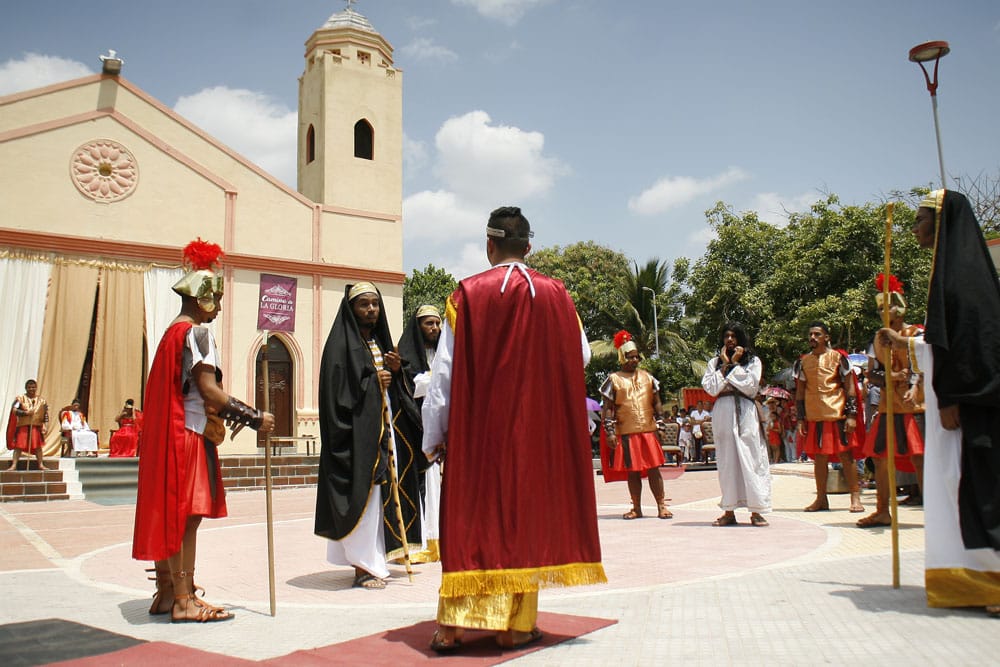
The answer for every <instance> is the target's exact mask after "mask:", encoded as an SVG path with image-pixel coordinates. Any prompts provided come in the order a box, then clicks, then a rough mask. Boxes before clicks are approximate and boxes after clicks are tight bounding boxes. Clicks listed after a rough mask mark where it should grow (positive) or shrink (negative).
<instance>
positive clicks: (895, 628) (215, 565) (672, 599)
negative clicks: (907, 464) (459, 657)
mask: <svg viewBox="0 0 1000 667" xmlns="http://www.w3.org/2000/svg"><path fill="white" fill-rule="evenodd" d="M671 472H672V471H671ZM772 473H773V483H774V484H773V485H774V494H773V495H774V505H775V510H774V512H773V513H772V514H770V515H769V517H768V518H769V520H770V522H771V526H770V527H767V528H755V527H751V526H750V525H749V524H748V517H749V515H748V514H746V513H745V512H738V513H737V516H738V518H739V520H740V522H741V523H740V524H739V525H737V526H731V527H725V528H717V527H713V526H711V525H710V524H711V521H712V519H714V518H715V517H716V516H717V515H718V514H719V510H718V507H717V503H718V493H719V490H718V483H717V478H716V475H715V472H714V471H689V472H685V473H684V474H683V475H681V476H680V477H678V478H677V479H673V480H670V481H668V482H667V495H668V497H670V498H671V501H670V505H671V508H672V509H673V511H674V515H675V516H674V518H673V519H671V520H658V519H655V518H652V517H655V511H654V510H655V508H654V503H653V500H652V497H651V496H650V495H649V492H648V489H647V490H645V491H644V493H645V495H644V509H645V512H646V514H647V518H643V519H640V520H635V521H623V520H622V519H621V518H620V517H621V514H622V513H623V512H624V511H625V510H626V509H627V508H628V495H627V492H626V490H625V485H624V483H619V484H604V482H603V481H602V480H601V478H600V477H599V476H598V477H596V478H595V484H596V488H597V496H598V515H599V524H600V532H601V540H602V548H603V552H604V564H605V567H606V570H607V573H608V578H609V583H608V584H607V585H602V586H592V587H582V588H570V589H550V590H545V591H543V592H542V594H541V597H540V606H541V608H542V609H543V610H545V611H551V612H556V613H564V614H579V615H586V616H596V617H602V618H610V619H616V620H617V621H618V623H617V624H615V625H612V626H610V627H607V628H605V629H603V630H599V631H597V632H594V633H592V634H589V635H585V636H583V637H580V638H578V639H576V640H573V641H569V642H566V643H564V644H560V645H557V646H555V647H552V648H549V649H545V650H543V651H539V652H536V653H533V654H530V655H527V656H525V657H521V658H518V659H516V660H515V661H513V662H516V663H517V664H525V665H529V664H530V665H565V664H575V665H607V664H609V663H616V664H619V665H645V664H648V663H649V661H651V660H658V661H659V660H662V661H666V662H667V664H678V663H681V662H683V664H685V665H801V664H832V665H847V664H860V663H862V662H865V661H877V662H878V664H880V665H897V664H898V665H914V664H920V665H937V664H940V665H944V664H948V665H955V664H963V665H978V664H983V665H986V664H995V661H996V654H997V651H998V649H1000V642H998V640H996V637H997V632H998V630H1000V625H998V623H997V621H996V620H993V619H989V618H987V617H986V616H985V615H984V614H983V613H982V612H981V610H975V609H970V610H939V609H928V608H927V607H926V604H925V599H924V593H923V538H924V534H923V512H922V510H921V509H920V508H910V507H902V508H901V509H900V529H899V550H900V584H901V585H900V586H899V587H898V588H894V587H893V586H892V579H893V577H892V570H893V568H892V558H891V531H890V530H889V529H888V528H876V529H867V530H864V529H858V528H856V527H854V522H855V521H856V520H857V519H858V517H859V516H864V515H858V514H850V513H849V512H847V509H846V507H847V497H846V496H844V495H840V496H831V506H832V507H834V508H835V509H833V510H831V511H829V512H817V513H809V514H807V513H804V512H802V508H803V507H805V506H806V505H807V504H808V503H809V502H811V500H812V497H813V496H812V490H813V481H812V476H811V475H812V466H811V465H804V464H794V463H793V464H781V465H777V466H774V467H773V468H772ZM864 498H865V502H866V504H867V505H869V506H870V505H873V504H874V492H873V491H867V492H865V494H864ZM228 499H229V509H230V516H229V517H228V518H226V519H220V520H215V521H206V522H205V523H204V524H203V525H202V530H201V531H200V533H199V554H198V571H197V575H196V577H197V581H198V583H199V584H200V585H202V586H205V587H206V588H207V589H208V596H207V599H208V600H209V601H211V602H213V603H216V604H225V605H227V606H229V607H231V608H233V609H234V610H235V612H236V614H237V618H236V619H235V620H234V621H233V622H230V623H225V624H222V625H216V626H213V625H204V626H201V625H192V624H185V625H180V626H178V625H171V624H170V623H169V622H168V621H167V620H166V619H165V618H164V617H162V616H158V617H152V616H149V615H148V614H147V608H148V604H149V599H150V593H151V591H152V584H151V582H147V581H146V580H145V576H146V575H145V572H143V568H144V567H146V566H147V565H146V564H144V563H138V562H135V561H133V560H131V558H130V548H131V547H130V538H131V530H132V520H133V512H134V507H133V506H131V505H117V506H102V505H97V504H94V503H91V502H88V501H85V500H83V501H80V500H77V501H57V502H50V503H44V504H37V503H6V504H3V505H0V543H2V545H3V548H2V549H0V600H3V603H2V605H0V624H6V623H14V622H20V621H29V620H34V619H43V618H52V617H58V618H63V619H66V620H70V621H75V622H78V623H85V624H88V625H92V626H95V627H100V628H104V629H106V630H109V631H112V632H116V633H120V634H125V635H129V636H133V637H137V638H140V639H144V640H150V641H168V642H174V643H184V644H186V645H188V646H191V647H193V648H199V649H203V650H208V651H213V652H216V653H223V654H227V655H231V656H235V657H241V658H247V659H253V660H262V659H266V658H271V657H275V656H280V655H285V654H288V653H291V652H292V651H295V650H299V649H305V648H312V647H317V646H324V645H328V644H332V643H336V642H342V641H346V640H349V639H353V638H357V637H362V636H365V635H368V634H372V633H374V632H378V631H382V630H387V629H390V628H395V627H401V626H406V625H410V624H413V623H417V622H419V621H422V620H426V619H428V618H432V617H433V615H434V611H435V608H436V591H437V586H438V584H439V580H440V568H439V567H438V566H437V565H436V564H426V565H419V566H416V567H415V568H414V570H415V571H414V576H413V581H412V582H409V581H408V580H407V576H406V573H405V571H404V569H403V567H402V566H398V567H393V568H392V571H393V576H392V578H391V580H390V583H389V586H388V587H387V588H386V589H385V590H383V591H365V590H359V589H352V588H350V583H351V579H352V572H351V571H350V570H349V569H348V568H334V567H331V566H329V565H328V564H327V563H326V562H325V560H324V554H325V547H324V544H323V541H322V540H321V539H320V538H317V537H315V536H313V534H312V517H313V505H314V502H315V493H314V491H312V490H310V489H288V490H276V491H275V492H274V494H273V516H274V535H275V539H274V543H275V553H276V558H275V580H276V599H277V614H276V615H275V616H274V617H272V616H271V615H270V613H269V605H268V574H267V538H266V534H267V533H266V524H265V522H264V521H265V520H264V517H265V516H266V514H265V495H264V493H263V492H246V493H231V494H230V495H229V496H228ZM838 508H839V509H838ZM541 509H542V510H544V506H542V508H541ZM542 629H543V630H544V628H542Z"/></svg>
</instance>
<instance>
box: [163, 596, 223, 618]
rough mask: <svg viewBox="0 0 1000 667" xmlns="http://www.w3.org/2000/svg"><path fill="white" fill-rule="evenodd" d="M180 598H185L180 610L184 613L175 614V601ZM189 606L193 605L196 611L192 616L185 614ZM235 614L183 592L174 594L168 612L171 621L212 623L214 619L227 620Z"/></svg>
mask: <svg viewBox="0 0 1000 667" xmlns="http://www.w3.org/2000/svg"><path fill="white" fill-rule="evenodd" d="M180 600H187V601H188V602H187V604H186V605H185V606H184V610H183V611H182V612H181V613H183V614H185V615H184V616H177V615H176V612H177V606H176V604H177V602H178V601H180ZM191 607H194V608H195V609H197V610H198V612H197V613H196V614H195V615H194V616H187V615H186V614H188V613H189V610H190V608H191ZM233 618H236V616H235V615H234V614H233V613H231V612H229V611H227V610H226V609H223V608H222V607H216V606H214V605H210V604H208V603H207V602H204V601H202V600H199V599H198V598H196V597H195V596H194V595H191V594H189V593H185V594H182V595H175V596H174V608H173V609H172V610H171V613H170V622H171V623H214V622H216V621H228V620H231V619H233Z"/></svg>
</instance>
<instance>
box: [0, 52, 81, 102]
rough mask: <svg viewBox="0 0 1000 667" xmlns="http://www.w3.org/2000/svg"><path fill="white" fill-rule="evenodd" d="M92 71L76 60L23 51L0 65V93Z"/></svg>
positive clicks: (31, 87) (13, 91)
mask: <svg viewBox="0 0 1000 667" xmlns="http://www.w3.org/2000/svg"><path fill="white" fill-rule="evenodd" d="M93 73H94V71H93V70H92V69H90V68H89V67H87V66H86V65H84V64H83V63H81V62H78V61H76V60H69V59H68V58H59V57H58V56H46V55H42V54H40V53H25V54H24V56H23V57H22V58H20V59H14V58H11V59H10V60H8V61H6V62H5V63H3V64H2V65H0V95H8V94H10V93H19V92H21V91H24V90H31V89H33V88H41V87H43V86H48V85H50V84H53V83H61V82H63V81H69V80H70V79H78V78H80V77H82V76H87V75H88V74H93Z"/></svg>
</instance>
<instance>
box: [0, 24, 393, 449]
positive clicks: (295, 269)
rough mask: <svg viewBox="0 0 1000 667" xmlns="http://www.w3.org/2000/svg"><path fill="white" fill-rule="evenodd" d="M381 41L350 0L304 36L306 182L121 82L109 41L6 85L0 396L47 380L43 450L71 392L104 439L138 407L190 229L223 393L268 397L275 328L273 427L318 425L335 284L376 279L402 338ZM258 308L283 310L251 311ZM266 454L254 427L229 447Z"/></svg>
mask: <svg viewBox="0 0 1000 667" xmlns="http://www.w3.org/2000/svg"><path fill="white" fill-rule="evenodd" d="M392 51H393V50H392V46H391V45H390V44H389V42H388V41H386V40H385V38H383V37H382V36H381V35H380V34H379V33H378V32H377V31H376V30H375V29H374V28H373V27H372V25H371V23H370V22H369V21H368V20H367V19H366V18H365V17H364V16H362V15H361V14H359V13H357V12H356V11H354V10H352V9H351V8H350V6H348V8H347V9H345V10H344V11H341V12H338V13H336V14H334V15H333V16H331V17H330V18H329V20H327V21H326V23H324V24H323V25H322V26H320V27H319V28H318V29H317V30H316V31H315V32H313V34H312V35H311V36H309V38H308V40H307V41H306V45H305V61H304V71H303V73H302V76H301V78H300V79H299V128H298V182H297V190H293V189H291V188H290V187H288V186H286V185H285V184H283V183H282V182H280V181H279V180H277V179H276V178H275V177H274V176H272V175H270V174H268V173H266V172H264V171H263V170H262V169H261V168H260V167H258V166H257V165H255V164H253V163H252V162H250V161H249V160H247V159H246V158H245V157H243V156H241V155H240V154H238V153H237V152H235V151H234V150H232V149H231V148H229V147H228V146H225V145H224V144H222V143H221V142H220V141H219V140H217V139H215V138H214V137H212V136H210V135H208V134H207V133H206V132H204V131H203V130H201V129H199V128H198V127H196V126H195V125H194V124H192V123H191V122H189V121H188V120H186V119H185V118H183V117H181V116H180V115H178V114H177V113H175V112H174V111H173V110H171V109H170V108H169V107H168V106H166V105H165V104H163V103H162V102H161V101H159V100H157V99H155V98H153V97H152V96H150V95H149V94H148V93H146V92H144V91H143V90H142V88H140V86H139V85H137V84H135V83H133V82H131V81H129V80H127V79H126V78H124V76H123V75H122V61H121V60H120V59H118V58H116V57H115V54H113V53H112V54H111V55H110V56H106V57H102V60H103V71H102V73H100V74H95V75H92V76H86V77H83V78H80V79H75V80H72V81H65V82H62V83H58V84H55V85H50V86H46V87H43V88H38V89H35V90H29V91H25V92H21V93H17V94H13V95H8V96H5V97H0V181H2V182H3V183H4V195H3V196H2V197H0V318H2V321H3V322H4V334H5V335H4V336H2V337H0V366H2V368H3V373H0V389H2V394H0V397H2V400H4V401H6V402H7V405H8V406H9V405H10V403H11V401H13V398H14V396H16V395H18V394H21V393H23V388H24V383H25V381H26V380H28V379H32V378H34V379H37V380H38V384H39V393H40V394H41V395H42V396H44V397H45V398H46V399H47V400H48V402H49V405H50V411H51V417H50V420H51V421H50V427H49V437H48V440H47V446H46V450H45V451H46V455H47V456H57V455H58V448H59V427H58V424H57V423H56V420H57V419H58V412H59V410H60V409H61V408H62V407H63V406H65V405H68V404H69V403H70V402H71V401H72V400H73V399H74V398H80V400H81V402H82V403H83V407H84V412H85V413H86V414H87V416H88V418H89V422H90V425H91V427H92V428H95V429H98V431H99V434H98V437H99V441H100V443H101V447H102V449H106V448H107V445H108V440H109V436H110V433H111V431H112V430H113V429H115V428H116V424H115V421H114V419H115V417H116V416H117V415H118V413H119V411H120V410H121V407H122V405H123V404H124V402H125V400H126V399H127V398H133V399H135V402H136V405H137V406H141V405H142V398H143V396H142V392H143V387H144V384H145V379H146V373H147V372H148V365H149V362H150V361H151V359H152V357H153V354H154V352H155V349H156V346H157V344H158V343H159V339H160V337H161V335H162V333H163V331H164V330H165V329H166V326H167V325H168V324H169V322H170V321H171V320H172V319H173V318H174V317H175V316H176V315H177V313H178V311H179V309H180V298H179V297H178V296H177V295H176V294H174V293H173V292H172V291H171V289H170V288H171V286H172V285H173V284H174V282H176V281H177V279H178V278H179V277H180V275H181V270H180V260H181V250H182V248H183V247H184V246H185V245H186V244H187V243H188V242H189V241H191V240H194V239H195V238H196V237H201V238H202V239H205V240H207V241H211V242H214V243H218V244H219V245H220V246H222V248H223V250H224V252H225V260H224V266H225V299H224V301H223V308H222V312H221V314H220V316H219V317H218V318H217V320H216V321H215V322H214V323H213V325H212V326H213V328H214V331H215V335H216V340H217V341H218V344H219V349H220V352H221V355H222V360H223V361H222V366H223V368H222V371H223V374H224V379H223V382H224V384H225V387H226V389H227V391H229V392H230V393H232V394H233V395H234V396H236V397H238V398H240V399H241V400H244V401H245V402H247V403H250V404H252V405H260V404H262V399H263V386H264V378H263V376H262V373H261V363H260V361H261V357H262V346H263V342H264V333H263V329H265V328H266V329H268V330H272V331H273V333H271V334H270V336H269V338H268V348H267V349H268V355H267V356H268V366H269V371H270V372H269V377H270V382H269V384H270V389H271V391H270V406H271V411H272V412H274V413H275V416H276V420H277V429H276V435H281V436H303V435H315V436H318V435H319V427H318V415H317V404H318V387H317V383H318V380H319V364H320V357H321V353H322V349H323V345H324V343H325V341H326V336H327V333H328V332H329V330H330V326H331V324H332V322H333V319H334V317H335V316H336V314H337V310H338V308H339V305H340V301H341V298H342V297H343V294H344V288H345V285H348V284H351V283H354V282H357V281H360V280H368V281H372V282H374V283H375V284H376V285H378V286H379V288H380V289H381V290H382V293H383V296H384V298H385V302H386V306H387V310H388V316H389V320H390V326H391V327H392V330H393V331H396V332H398V331H401V330H402V327H401V320H402V291H403V279H404V274H403V269H402V266H403V255H402V252H403V250H402V248H403V234H402V141H403V131H402V86H403V81H402V72H400V71H399V70H397V69H396V68H395V67H394V65H393V60H392ZM136 76H137V78H140V79H141V72H138V73H136ZM262 301H263V302H264V303H265V304H269V307H276V308H277V310H273V308H272V311H269V312H267V313H264V314H266V315H267V317H263V318H260V317H259V316H260V315H261V314H262V313H261V312H260V311H259V306H260V304H261V302H262ZM276 304H277V305H276ZM292 314H294V317H290V316H291V315H292ZM0 412H2V413H3V414H2V419H3V423H2V426H3V428H4V429H5V428H6V424H7V419H8V416H9V415H8V413H9V409H7V410H3V411H0ZM257 446H258V442H257V436H256V434H255V433H253V432H252V431H250V430H249V429H245V430H244V431H243V432H242V433H240V434H239V435H238V436H237V437H236V439H235V441H234V442H231V443H230V442H228V441H227V443H226V444H225V445H224V446H223V448H222V449H221V450H220V453H222V454H234V453H254V452H256V451H257V449H256V448H257ZM6 455H7V456H10V452H7V454H6Z"/></svg>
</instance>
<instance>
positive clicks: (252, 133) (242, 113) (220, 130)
mask: <svg viewBox="0 0 1000 667" xmlns="http://www.w3.org/2000/svg"><path fill="white" fill-rule="evenodd" d="M174 110H175V111H177V113H179V114H181V115H182V116H184V117H185V118H187V119H188V120H190V121H191V122H193V123H194V124H195V125H198V126H199V127H200V128H202V129H203V130H205V131H206V132H207V133H208V134H210V135H212V136H213V137H215V138H216V139H218V140H220V141H222V142H223V143H225V144H227V145H228V146H230V147H231V148H233V149H234V150H236V151H237V152H239V153H241V154H242V155H244V156H246V157H247V158H249V159H250V160H251V161H252V162H254V163H255V164H257V165H258V166H260V167H261V168H262V169H263V170H264V171H266V172H268V173H269V174H271V175H273V176H275V177H277V178H278V179H279V180H281V181H283V182H284V183H285V184H286V185H288V186H290V187H292V188H295V187H296V143H297V132H298V113H297V111H296V110H294V109H289V108H288V107H287V106H285V105H284V104H282V103H280V102H278V101H276V100H274V99H273V98H271V97H269V96H268V95H265V94H263V93H258V92H254V91H252V90H243V89H236V88H227V87H225V86H217V87H215V88H206V89H204V90H201V91H199V92H197V93H195V94H193V95H186V96H183V97H181V98H180V99H178V100H177V104H175V105H174Z"/></svg>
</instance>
